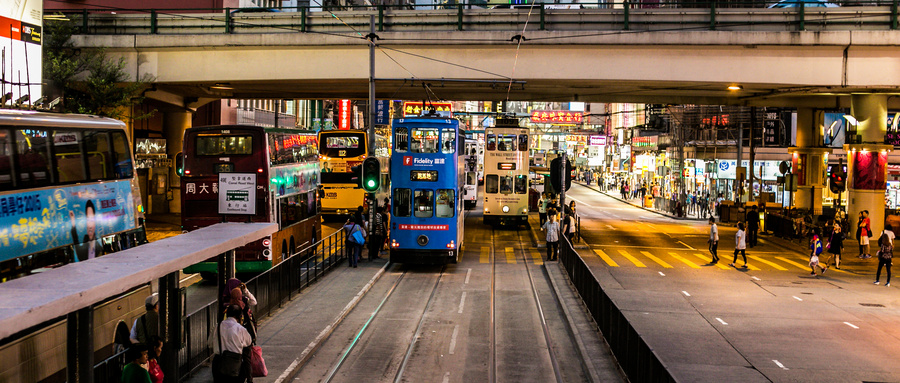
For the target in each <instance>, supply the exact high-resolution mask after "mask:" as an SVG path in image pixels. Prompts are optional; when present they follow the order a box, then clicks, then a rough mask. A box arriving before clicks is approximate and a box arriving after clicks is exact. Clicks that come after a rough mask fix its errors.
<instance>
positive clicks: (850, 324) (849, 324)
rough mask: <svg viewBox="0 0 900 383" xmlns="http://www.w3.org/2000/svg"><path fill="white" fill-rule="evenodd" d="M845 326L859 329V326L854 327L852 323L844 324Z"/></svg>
mask: <svg viewBox="0 0 900 383" xmlns="http://www.w3.org/2000/svg"><path fill="white" fill-rule="evenodd" d="M844 324H845V325H847V326H850V327H853V328H855V329H859V326H856V325H854V324H853V323H850V322H844Z"/></svg>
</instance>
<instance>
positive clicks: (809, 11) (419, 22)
mask: <svg viewBox="0 0 900 383" xmlns="http://www.w3.org/2000/svg"><path fill="white" fill-rule="evenodd" d="M836 3H838V4H844V5H847V6H841V7H829V8H826V7H808V6H806V5H804V4H806V3H803V2H798V3H796V4H793V5H796V6H791V7H787V8H765V5H767V4H770V3H764V2H758V1H754V2H727V3H720V2H706V1H703V2H698V1H691V2H661V1H658V0H657V1H625V2H617V3H605V2H601V3H579V4H577V6H580V7H584V8H577V9H559V8H560V6H561V5H560V4H547V5H546V6H543V5H542V4H538V5H540V6H538V5H536V6H534V7H522V6H516V7H517V8H513V9H508V8H507V9H502V8H483V7H480V6H476V5H473V4H454V5H435V6H416V7H413V8H415V9H410V7H409V6H400V5H378V6H346V7H335V8H333V9H330V10H329V9H326V10H322V9H321V7H290V8H254V9H240V8H239V9H233V8H191V9H124V8H123V9H119V8H115V9H114V8H95V9H89V8H85V9H80V10H72V9H66V10H53V9H48V10H46V11H45V13H46V14H48V15H52V14H61V15H62V16H65V19H67V20H71V21H72V22H73V23H75V24H76V25H78V27H79V28H78V30H79V33H80V34H95V35H140V34H147V35H156V34H159V35H173V34H174V35H179V34H221V33H229V34H252V33H297V32H306V33H354V34H356V33H363V34H364V32H365V31H368V28H369V16H370V15H374V16H376V24H377V26H376V28H377V31H379V32H432V31H505V30H509V31H522V30H523V28H526V27H527V30H531V31H536V30H541V31H543V30H547V31H586V30H596V31H623V30H634V31H691V30H697V31H703V30H723V31H846V30H895V29H898V0H890V1H886V0H877V1H867V2H836ZM565 6H572V5H565ZM251 10H253V12H251ZM260 10H262V11H265V12H260ZM526 24H527V26H526ZM359 37H360V38H362V35H359Z"/></svg>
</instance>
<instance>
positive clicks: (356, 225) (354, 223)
mask: <svg viewBox="0 0 900 383" xmlns="http://www.w3.org/2000/svg"><path fill="white" fill-rule="evenodd" d="M342 229H344V230H345V231H346V232H347V247H348V248H349V249H350V255H349V263H348V265H347V266H349V267H357V265H358V264H359V257H360V254H362V248H363V245H365V243H366V229H364V228H363V221H362V218H360V217H356V219H348V220H347V222H346V223H344V226H343V227H342Z"/></svg>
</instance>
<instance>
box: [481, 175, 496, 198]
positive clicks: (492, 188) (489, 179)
mask: <svg viewBox="0 0 900 383" xmlns="http://www.w3.org/2000/svg"><path fill="white" fill-rule="evenodd" d="M499 186H500V180H499V176H498V175H496V174H488V175H487V176H485V177H484V192H485V193H488V194H497V192H498V189H499Z"/></svg>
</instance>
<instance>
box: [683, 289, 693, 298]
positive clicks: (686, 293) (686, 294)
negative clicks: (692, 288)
mask: <svg viewBox="0 0 900 383" xmlns="http://www.w3.org/2000/svg"><path fill="white" fill-rule="evenodd" d="M681 292H682V293H684V296H687V297H689V296H691V294H688V292H687V291H684V290H681Z"/></svg>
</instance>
